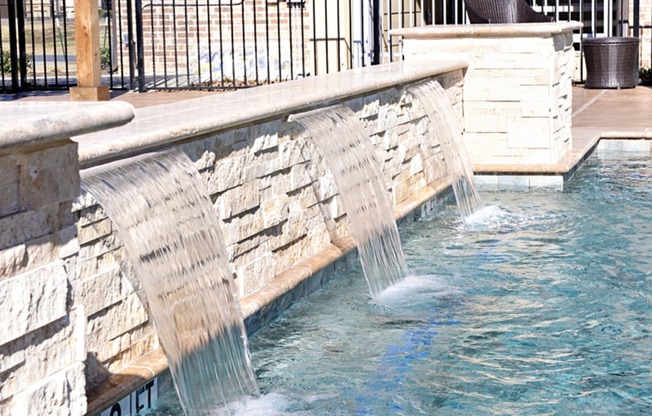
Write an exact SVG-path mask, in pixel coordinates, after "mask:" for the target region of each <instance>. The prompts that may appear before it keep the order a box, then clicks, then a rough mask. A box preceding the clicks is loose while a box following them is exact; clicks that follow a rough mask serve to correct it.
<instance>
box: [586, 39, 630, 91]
mask: <svg viewBox="0 0 652 416" xmlns="http://www.w3.org/2000/svg"><path fill="white" fill-rule="evenodd" d="M639 41H640V40H639V38H633V37H611V38H584V39H582V48H583V49H584V58H585V60H586V82H585V83H584V86H585V87H586V88H634V87H636V84H638V45H639Z"/></svg>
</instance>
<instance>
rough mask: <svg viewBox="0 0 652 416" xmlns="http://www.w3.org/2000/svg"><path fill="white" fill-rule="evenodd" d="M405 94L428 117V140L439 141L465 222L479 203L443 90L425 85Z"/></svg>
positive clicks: (458, 134)
mask: <svg viewBox="0 0 652 416" xmlns="http://www.w3.org/2000/svg"><path fill="white" fill-rule="evenodd" d="M406 91H407V93H408V94H411V95H412V96H414V97H416V99H417V100H418V101H419V103H420V104H421V105H422V106H423V107H424V108H425V110H426V113H427V114H428V118H429V119H430V129H429V130H428V131H429V135H430V137H429V139H430V140H431V141H434V140H438V141H439V144H440V146H441V151H442V154H443V156H444V163H446V169H447V171H448V175H449V177H450V179H451V185H452V187H453V193H454V194H455V200H456V201H457V206H458V207H459V210H460V214H461V215H462V218H463V219H466V218H469V216H470V215H471V214H473V213H474V212H475V211H476V210H477V209H478V207H480V206H482V202H481V200H480V196H479V195H478V192H477V191H476V189H475V184H474V181H473V167H472V165H471V160H470V159H469V156H468V154H467V152H466V148H465V147H464V141H463V140H462V129H461V128H460V126H459V123H458V122H457V116H456V115H455V112H454V111H453V107H452V106H451V103H450V101H449V99H448V97H447V96H446V90H444V88H443V87H442V86H441V85H440V84H439V83H438V82H437V81H427V82H424V83H421V84H419V85H416V86H411V87H409V88H408V89H407V90H406Z"/></svg>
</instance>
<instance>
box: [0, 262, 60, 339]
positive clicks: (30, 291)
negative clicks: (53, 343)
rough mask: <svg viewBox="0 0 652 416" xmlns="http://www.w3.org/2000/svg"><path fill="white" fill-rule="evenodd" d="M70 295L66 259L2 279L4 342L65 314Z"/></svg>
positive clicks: (0, 301)
mask: <svg viewBox="0 0 652 416" xmlns="http://www.w3.org/2000/svg"><path fill="white" fill-rule="evenodd" d="M67 296H68V276H67V274H66V271H65V267H64V262H62V261H55V262H52V263H49V264H47V265H45V266H42V267H39V268H38V269H34V270H31V271H28V272H26V273H23V274H19V275H17V276H14V277H12V278H9V279H5V280H2V281H0V316H3V317H4V318H3V319H4V321H5V325H4V328H3V331H2V332H0V345H2V344H5V343H7V342H9V341H12V340H14V339H16V338H19V337H21V336H23V335H25V334H27V333H29V332H30V331H34V330H36V329H38V328H41V327H43V326H44V325H47V324H49V323H50V322H53V321H55V320H57V319H59V318H62V317H64V316H65V315H66V313H67V311H66V300H67Z"/></svg>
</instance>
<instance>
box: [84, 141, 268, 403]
mask: <svg viewBox="0 0 652 416" xmlns="http://www.w3.org/2000/svg"><path fill="white" fill-rule="evenodd" d="M202 186H203V184H202V182H201V179H200V178H199V174H198V173H197V171H196V170H195V168H194V166H193V165H192V162H191V161H190V159H188V157H187V156H186V155H185V154H183V153H180V152H172V151H170V152H163V153H157V154H151V155H147V156H142V157H137V158H134V159H133V160H130V161H121V162H116V163H114V164H109V165H105V166H103V167H101V168H95V169H90V170H89V171H87V172H84V175H83V178H82V187H83V188H84V189H85V190H86V191H87V192H89V193H91V194H92V195H93V196H94V197H95V198H96V199H97V200H98V202H99V203H100V205H101V206H102V207H103V208H104V209H105V211H106V212H107V214H108V215H109V217H110V218H111V220H112V221H113V223H114V224H115V225H116V226H117V228H118V233H119V235H120V236H121V238H122V239H123V241H124V244H125V249H126V252H127V255H128V256H129V258H130V259H131V261H132V262H133V264H134V267H135V272H136V277H137V279H139V280H140V281H141V283H142V286H143V288H144V291H145V294H146V297H147V302H148V304H149V308H150V310H151V314H152V316H153V318H154V323H155V325H156V328H157V331H158V335H159V338H160V340H161V343H162V344H163V347H164V349H165V353H166V354H167V357H168V361H169V365H170V371H171V373H172V376H173V378H174V381H175V385H176V389H177V392H178V394H179V398H180V401H181V403H182V406H183V408H184V411H185V412H186V413H187V414H188V415H208V414H211V415H216V414H220V413H230V412H232V411H234V410H233V409H234V407H237V406H238V404H237V402H238V400H240V399H242V398H244V397H248V396H255V395H257V394H258V387H257V385H256V380H255V377H254V372H253V368H252V365H251V360H250V358H249V352H248V350H247V338H246V330H245V326H244V323H243V319H242V313H241V312H240V306H239V303H238V301H237V299H236V296H235V294H234V293H235V292H234V284H233V278H232V272H231V269H230V267H229V264H228V262H227V256H226V251H225V248H224V243H223V240H222V235H221V233H220V231H219V223H218V219H217V215H216V214H215V212H214V210H213V207H212V205H211V201H210V200H209V198H208V196H207V195H206V192H202V191H201V189H202Z"/></svg>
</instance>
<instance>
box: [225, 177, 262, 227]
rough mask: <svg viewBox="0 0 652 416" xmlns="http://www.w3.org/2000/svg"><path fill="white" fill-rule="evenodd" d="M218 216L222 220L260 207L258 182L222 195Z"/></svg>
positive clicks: (232, 189)
mask: <svg viewBox="0 0 652 416" xmlns="http://www.w3.org/2000/svg"><path fill="white" fill-rule="evenodd" d="M216 205H217V207H218V215H219V217H220V218H221V219H227V218H231V217H233V216H235V215H239V214H242V213H243V212H246V211H249V210H251V209H253V208H255V207H257V206H258V205H260V193H259V192H258V182H257V181H256V180H251V181H247V182H244V183H243V184H242V185H241V186H238V187H236V188H231V189H229V190H227V191H225V192H224V193H222V194H221V195H220V196H219V197H218V199H217V201H216Z"/></svg>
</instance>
